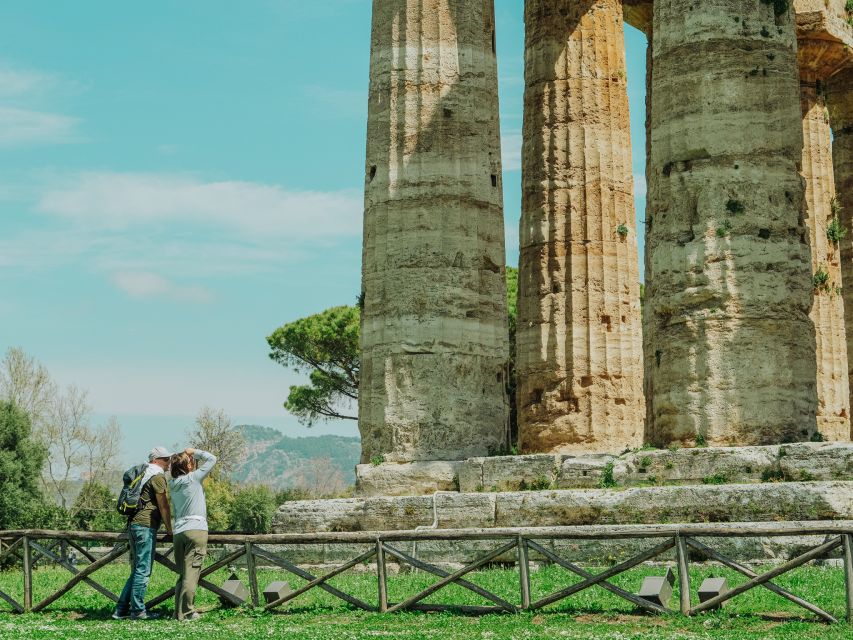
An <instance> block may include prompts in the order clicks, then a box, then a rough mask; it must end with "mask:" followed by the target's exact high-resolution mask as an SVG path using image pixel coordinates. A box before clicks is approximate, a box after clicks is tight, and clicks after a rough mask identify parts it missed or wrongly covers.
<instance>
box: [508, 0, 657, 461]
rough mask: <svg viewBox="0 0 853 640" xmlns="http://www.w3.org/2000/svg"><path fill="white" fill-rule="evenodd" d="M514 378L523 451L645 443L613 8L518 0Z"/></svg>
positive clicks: (593, 2)
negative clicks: (521, 62) (521, 103)
mask: <svg viewBox="0 0 853 640" xmlns="http://www.w3.org/2000/svg"><path fill="white" fill-rule="evenodd" d="M525 20H526V49H525V60H526V70H525V76H526V78H525V79H526V90H525V121H524V146H523V151H522V158H523V167H522V219H521V228H520V244H521V256H520V261H519V301H518V328H517V333H516V341H517V342H516V344H517V354H518V355H517V373H518V394H517V404H518V412H519V432H520V445H521V446H520V448H521V450H522V452H525V453H527V452H573V451H583V452H596V451H599V452H618V451H621V450H624V449H625V448H631V447H636V446H639V445H641V444H642V442H643V419H644V412H645V406H644V401H643V391H642V377H643V374H642V338H641V324H642V323H641V319H640V295H639V284H640V276H639V266H638V256H637V236H636V228H635V213H634V193H633V178H632V169H631V160H632V159H631V135H630V123H629V117H628V95H627V85H626V82H627V80H626V65H625V44H624V32H623V28H624V22H623V7H622V1H621V0H588V1H585V2H576V1H569V0H528V2H527V3H526V4H525Z"/></svg>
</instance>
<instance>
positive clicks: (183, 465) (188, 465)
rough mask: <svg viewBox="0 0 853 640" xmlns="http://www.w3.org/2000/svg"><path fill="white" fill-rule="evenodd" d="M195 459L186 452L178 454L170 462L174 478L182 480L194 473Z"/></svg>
mask: <svg viewBox="0 0 853 640" xmlns="http://www.w3.org/2000/svg"><path fill="white" fill-rule="evenodd" d="M192 463H193V457H192V456H191V455H189V454H187V453H186V452H183V453H176V454H175V455H173V456H172V458H171V460H169V465H170V473H171V475H172V477H173V478H180V477H181V476H185V475H187V474H188V473H189V472H190V471H192Z"/></svg>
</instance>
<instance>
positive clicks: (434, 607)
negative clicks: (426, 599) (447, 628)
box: [391, 602, 506, 616]
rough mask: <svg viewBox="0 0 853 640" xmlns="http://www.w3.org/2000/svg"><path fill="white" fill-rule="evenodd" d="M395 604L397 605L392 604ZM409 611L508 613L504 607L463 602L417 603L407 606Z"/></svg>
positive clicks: (480, 613)
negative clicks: (480, 605)
mask: <svg viewBox="0 0 853 640" xmlns="http://www.w3.org/2000/svg"><path fill="white" fill-rule="evenodd" d="M391 606H395V605H393V604H392V605H391ZM406 610H407V611H423V612H425V613H459V614H462V615H468V616H487V615H493V614H496V613H506V611H505V610H504V608H503V607H478V606H472V605H463V604H424V603H422V602H418V603H417V604H413V605H409V606H408V607H406Z"/></svg>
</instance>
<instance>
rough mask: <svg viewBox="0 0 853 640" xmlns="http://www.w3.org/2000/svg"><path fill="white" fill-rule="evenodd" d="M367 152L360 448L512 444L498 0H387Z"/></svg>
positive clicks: (369, 456)
mask: <svg viewBox="0 0 853 640" xmlns="http://www.w3.org/2000/svg"><path fill="white" fill-rule="evenodd" d="M369 99H370V104H369V111H368V114H369V115H368V142H367V163H366V188H365V193H366V195H365V213H364V250H363V267H362V271H363V285H362V286H363V289H362V299H363V311H362V333H361V336H362V337H361V340H362V361H361V385H360V389H359V428H360V431H361V436H362V461H363V462H369V461H374V460H376V459H377V458H383V459H384V460H385V461H388V462H403V461H414V460H459V459H464V458H466V457H470V456H483V455H494V454H497V453H500V452H502V451H503V450H505V448H506V444H507V435H506V434H507V427H508V418H507V415H508V413H507V411H508V402H507V398H506V390H505V384H506V368H507V361H508V335H507V303H506V286H505V267H504V265H505V255H504V225H503V210H502V183H501V162H500V126H499V119H498V83H497V63H496V58H495V24H494V9H493V1H492V0H374V2H373V34H372V53H371V62H370V97H369Z"/></svg>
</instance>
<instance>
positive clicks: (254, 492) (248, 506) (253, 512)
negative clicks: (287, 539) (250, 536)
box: [231, 485, 278, 533]
mask: <svg viewBox="0 0 853 640" xmlns="http://www.w3.org/2000/svg"><path fill="white" fill-rule="evenodd" d="M277 506H278V503H277V502H276V496H275V493H273V491H272V489H270V488H269V487H265V486H263V485H254V486H247V487H243V488H241V489H240V490H238V491H237V492H236V493H235V494H234V503H233V505H232V507H231V528H232V529H234V530H236V531H244V532H246V533H269V532H270V531H271V530H272V517H273V515H274V514H275V510H276V507H277Z"/></svg>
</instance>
